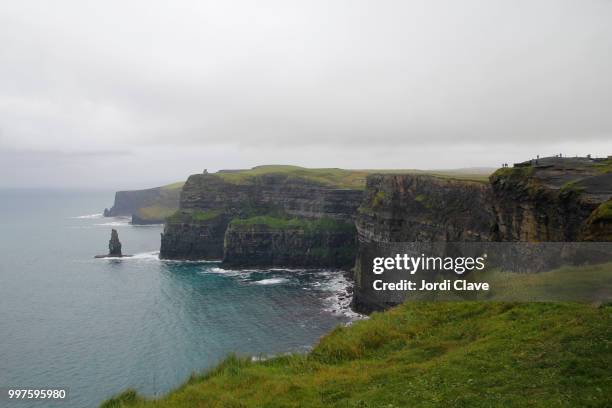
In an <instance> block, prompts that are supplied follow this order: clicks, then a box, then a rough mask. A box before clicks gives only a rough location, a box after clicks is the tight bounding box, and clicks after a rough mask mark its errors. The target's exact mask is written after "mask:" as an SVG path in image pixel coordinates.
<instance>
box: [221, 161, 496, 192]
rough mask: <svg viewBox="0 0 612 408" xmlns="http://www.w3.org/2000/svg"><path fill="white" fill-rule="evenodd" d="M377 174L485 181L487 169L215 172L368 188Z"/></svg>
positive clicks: (231, 177)
mask: <svg viewBox="0 0 612 408" xmlns="http://www.w3.org/2000/svg"><path fill="white" fill-rule="evenodd" d="M374 173H397V174H431V175H436V176H439V177H448V178H457V179H468V180H477V181H485V180H486V179H487V176H488V173H487V171H486V170H469V169H467V170H465V169H457V170H414V169H405V170H375V169H360V170H348V169H340V168H321V169H313V168H305V167H299V166H290V165H265V166H257V167H253V168H252V169H248V170H233V171H227V170H225V171H223V170H222V171H220V172H218V173H215V174H216V175H218V176H220V177H221V178H222V179H223V180H224V181H226V182H228V183H233V184H249V183H252V182H254V181H255V180H256V179H257V177H260V176H263V175H269V174H282V175H287V176H290V177H295V178H299V179H303V180H307V181H312V182H315V183H318V184H321V185H325V186H329V187H336V188H353V189H363V188H365V179H366V177H367V176H368V174H374Z"/></svg>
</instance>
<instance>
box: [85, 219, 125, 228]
mask: <svg viewBox="0 0 612 408" xmlns="http://www.w3.org/2000/svg"><path fill="white" fill-rule="evenodd" d="M94 225H96V226H99V227H129V226H130V219H129V218H115V219H114V220H113V221H109V222H103V223H100V224H94Z"/></svg>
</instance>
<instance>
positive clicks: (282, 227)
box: [160, 166, 365, 267]
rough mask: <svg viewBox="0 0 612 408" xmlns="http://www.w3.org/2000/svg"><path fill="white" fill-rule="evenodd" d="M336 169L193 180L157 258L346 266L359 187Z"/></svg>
mask: <svg viewBox="0 0 612 408" xmlns="http://www.w3.org/2000/svg"><path fill="white" fill-rule="evenodd" d="M364 179H365V176H362V178H361V180H359V179H358V177H357V176H355V174H353V173H352V172H350V171H345V170H339V169H313V170H309V169H302V168H299V167H291V166H263V167H258V168H254V169H251V170H245V171H235V172H226V173H223V172H219V173H215V174H208V173H203V174H195V175H192V176H190V177H189V178H188V180H187V182H186V183H185V185H184V187H183V189H182V193H181V199H180V206H179V207H180V208H179V211H178V212H177V213H176V214H175V215H173V216H171V217H169V218H168V219H167V220H166V223H165V227H164V232H163V234H162V244H161V249H160V256H161V257H162V258H166V259H221V258H222V259H223V260H224V262H226V263H229V264H241V265H275V266H296V267H304V266H330V267H337V266H345V265H348V264H350V263H352V261H349V258H353V259H354V256H353V255H354V253H355V252H354V251H355V248H356V240H355V236H356V235H355V230H354V228H353V226H352V224H353V221H354V217H355V214H356V210H357V207H358V206H359V204H360V202H361V198H362V194H363V180H364Z"/></svg>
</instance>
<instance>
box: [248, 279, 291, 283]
mask: <svg viewBox="0 0 612 408" xmlns="http://www.w3.org/2000/svg"><path fill="white" fill-rule="evenodd" d="M285 282H289V279H285V278H269V279H262V280H259V281H255V282H253V283H254V284H256V285H278V284H279V283H285Z"/></svg>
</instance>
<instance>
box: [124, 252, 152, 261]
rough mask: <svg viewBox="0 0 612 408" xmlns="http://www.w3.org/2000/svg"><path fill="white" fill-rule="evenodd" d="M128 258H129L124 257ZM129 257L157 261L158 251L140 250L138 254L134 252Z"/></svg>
mask: <svg viewBox="0 0 612 408" xmlns="http://www.w3.org/2000/svg"><path fill="white" fill-rule="evenodd" d="M126 259H130V258H126ZM131 259H144V260H154V261H159V251H151V252H141V253H139V254H134V255H133V256H132V257H131Z"/></svg>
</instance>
